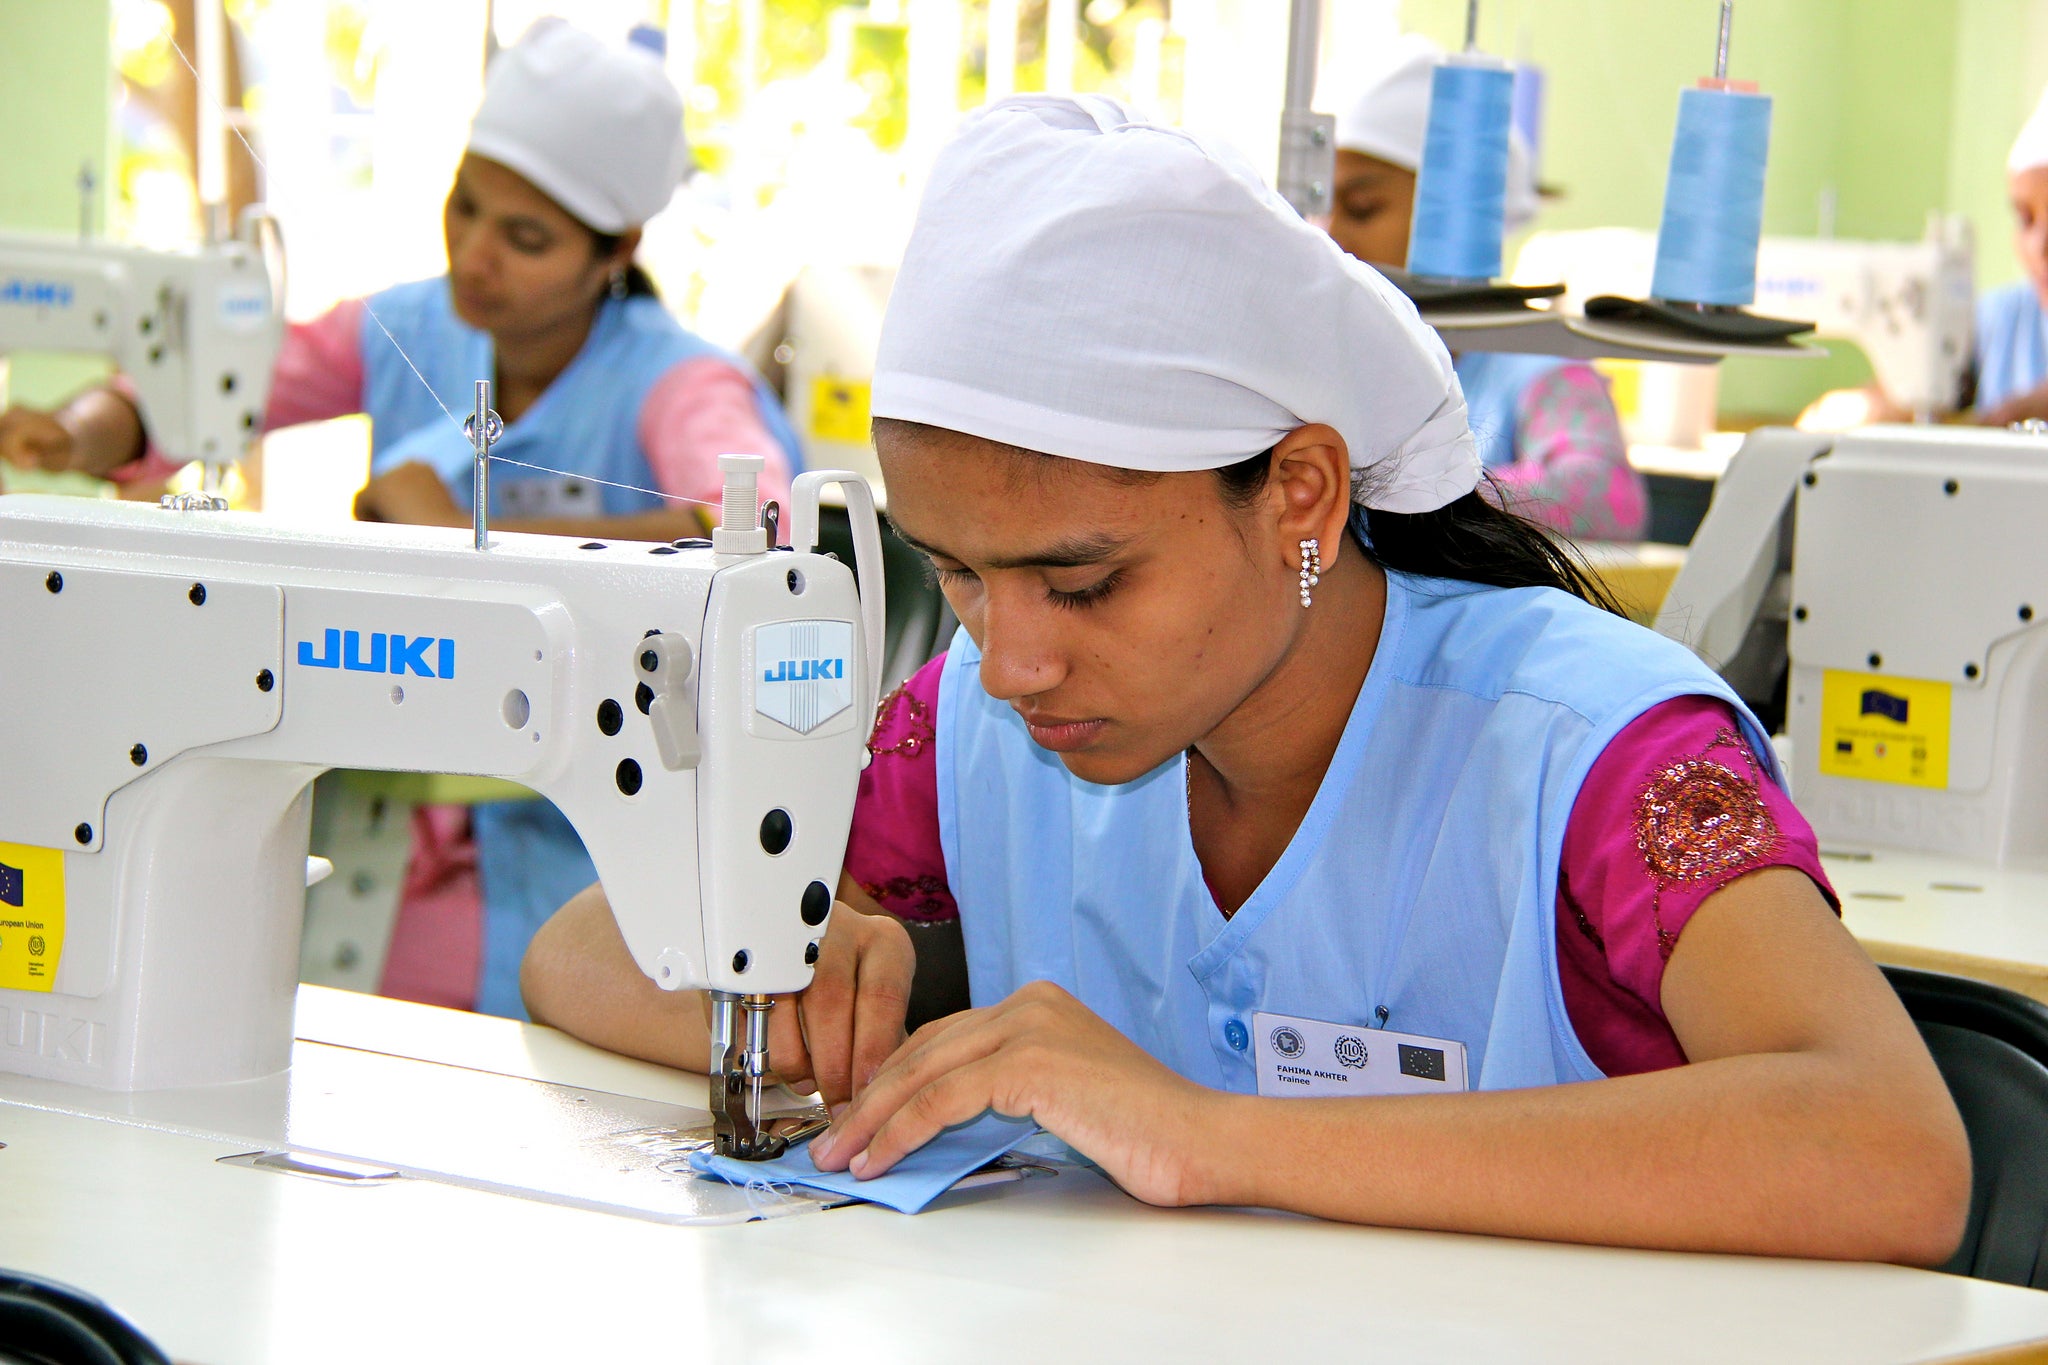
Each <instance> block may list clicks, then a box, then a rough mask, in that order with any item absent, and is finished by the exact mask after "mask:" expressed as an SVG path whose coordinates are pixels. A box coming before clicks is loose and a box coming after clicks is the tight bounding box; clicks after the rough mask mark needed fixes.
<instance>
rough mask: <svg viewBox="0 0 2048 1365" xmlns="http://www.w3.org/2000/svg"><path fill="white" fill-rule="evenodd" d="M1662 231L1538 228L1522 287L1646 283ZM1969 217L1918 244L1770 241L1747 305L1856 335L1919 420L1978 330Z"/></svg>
mask: <svg viewBox="0 0 2048 1365" xmlns="http://www.w3.org/2000/svg"><path fill="white" fill-rule="evenodd" d="M1656 255H1657V234H1656V233H1654V232H1641V231H1637V230H1635V229H1632V228H1590V229H1586V230H1584V231H1578V232H1539V233H1537V234H1536V235H1535V236H1533V237H1531V238H1530V239H1529V241H1528V243H1527V244H1526V245H1524V246H1523V248H1522V253H1521V256H1520V257H1519V258H1518V259H1517V261H1516V263H1515V274H1514V278H1515V280H1516V281H1517V282H1519V283H1524V284H1539V283H1546V282H1554V281H1560V280H1561V281H1563V282H1564V284H1565V286H1566V293H1565V296H1564V297H1565V301H1566V303H1567V305H1568V306H1570V307H1573V308H1578V309H1583V308H1584V306H1585V301H1586V300H1587V299H1588V298H1591V297H1595V296H1597V295H1601V294H1618V295H1621V296H1623V297H1627V298H1640V297H1642V295H1643V294H1644V293H1645V292H1646V291H1647V290H1648V288H1649V283H1650V274H1651V269H1652V266H1653V265H1654V263H1655V260H1656ZM1974 271H1975V252H1974V245H1973V239H1972V236H1971V231H1970V224H1969V220H1968V219H1966V218H1964V217H1962V216H1961V215H1959V214H1956V215H1950V216H1948V217H1941V216H1938V215H1937V216H1933V217H1930V218H1929V220H1928V224H1927V235H1926V236H1924V237H1922V238H1921V239H1920V240H1919V241H1917V242H1857V241H1848V240H1843V239H1837V238H1818V237H1766V238H1764V239H1763V242H1762V244H1761V245H1760V246H1759V247H1758V249H1757V262H1756V302H1755V304H1754V305H1753V309H1754V311H1756V312H1758V313H1763V314H1767V315H1770V316H1773V317H1786V318H1810V319H1812V320H1813V321H1814V323H1815V329H1814V330H1815V335H1816V336H1818V337H1820V338H1823V339H1825V338H1828V337H1839V338H1842V339H1845V340H1848V341H1853V342H1855V343H1856V345H1857V346H1858V347H1860V348H1861V349H1862V351H1863V353H1864V355H1866V356H1867V357H1869V359H1870V365H1871V369H1872V370H1873V371H1875V372H1876V375H1877V380H1878V382H1879V383H1880V384H1881V385H1883V386H1884V390H1885V392H1886V393H1887V394H1888V395H1890V397H1891V398H1892V400H1893V401H1894V402H1896V403H1898V404H1899V405H1900V406H1901V407H1904V408H1906V409H1907V410H1908V411H1910V412H1912V413H1914V414H1915V415H1916V416H1920V417H1922V418H1931V417H1934V416H1938V415H1939V414H1941V413H1945V412H1952V411H1954V410H1955V407H1956V403H1957V400H1958V399H1959V398H1960V396H1961V394H1962V386H1963V375H1964V373H1965V372H1966V371H1967V369H1968V368H1969V364H1970V357H1971V353H1972V347H1973V343H1974V335H1975V330H1976V315H1975V306H1976V305H1975V299H1976V278H1975V274H1974Z"/></svg>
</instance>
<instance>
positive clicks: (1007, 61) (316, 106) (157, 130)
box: [105, 0, 1183, 341]
mask: <svg viewBox="0 0 2048 1365" xmlns="http://www.w3.org/2000/svg"><path fill="white" fill-rule="evenodd" d="M205 3H223V0H115V3H114V7H113V10H114V38H115V41H114V48H115V54H116V60H117V62H118V64H119V67H120V74H121V83H120V109H119V111H118V119H117V126H118V133H117V148H118V156H119V164H118V165H117V166H116V168H115V174H114V176H113V177H112V183H111V184H110V185H109V186H107V187H105V188H106V192H110V193H112V194H113V195H114V200H113V203H112V205H111V207H112V208H113V210H114V213H113V223H114V231H115V234H116V235H117V236H118V237H121V238H123V239H125V240H131V241H138V242H144V243H148V244H152V245H175V244H179V243H184V242H191V241H194V240H196V239H197V238H198V236H199V235H200V232H201V230H202V215H201V211H200V206H199V204H198V197H197V193H196V191H195V188H194V184H195V176H194V170H195V165H194V163H195V151H194V143H195V141H196V135H195V132H194V123H195V119H194V113H193V111H194V107H195V105H194V101H195V98H196V83H195V81H194V79H193V73H192V70H191V67H190V65H189V64H188V62H189V61H190V60H192V59H194V58H195V43H194V39H193V6H194V4H205ZM224 7H225V11H226V15H227V19H228V21H229V22H228V34H229V47H230V52H229V63H228V64H229V68H230V70H229V73H228V74H229V80H228V82H227V88H228V90H229V101H228V102H229V108H228V109H227V112H226V119H227V122H228V125H229V128H230V133H229V138H228V141H229V147H230V154H229V157H228V161H227V166H228V173H229V175H228V185H229V198H230V200H231V204H230V208H231V209H232V208H238V207H239V206H240V203H241V202H246V201H247V200H248V199H251V198H261V199H263V200H265V201H266V202H268V203H269V204H270V205H271V207H272V209H273V210H274V211H275V212H276V213H277V214H278V216H279V218H280V219H281V220H282V222H283V224H284V231H285V235H286V242H287V250H288V253H289V257H290V265H291V273H290V298H289V299H288V301H287V302H288V307H289V311H290V312H291V314H292V315H293V316H294V317H300V318H304V317H308V316H312V315H314V314H317V313H318V312H320V311H322V310H324V309H325V308H327V307H329V306H331V305H332V304H333V303H334V302H336V301H337V300H339V299H341V298H345V297H349V296H351V295H356V294H362V293H367V292H370V291H372V290H375V289H378V288H381V287H383V286H385V285H388V284H392V283H396V282H398V281H399V280H402V279H408V278H417V277H419V276H422V275H426V274H431V273H433V272H434V271H436V270H439V269H441V268H443V267H444V265H445V260H444V258H443V255H442V251H441V245H440V231H441V226H440V200H441V197H442V196H443V195H445V192H446V188H447V184H448V181H449V178H450V177H451V176H452V174H453V171H454V165H455V160H456V159H457V158H458V157H459V156H460V153H461V148H462V142H463V138H464V135H465V133H466V130H467V125H468V121H469V116H470V114H471V112H472V111H473V109H474V107H475V101H476V97H477V94H478V92H479V90H480V88H481V73H482V66H483V53H484V49H485V42H486V37H485V31H486V27H487V26H488V27H489V28H490V29H491V30H492V33H493V36H494V37H495V38H496V40H497V41H498V42H500V43H509V42H513V41H516V40H517V38H518V36H519V34H520V33H522V32H523V31H524V30H525V28H526V26H527V25H528V24H529V23H531V22H532V20H533V19H535V18H537V17H539V16H540V15H541V14H559V15H561V16H563V17H564V18H567V19H569V20H570V21H571V22H575V23H578V24H581V25H582V26H584V27H586V28H588V29H590V30H591V31H592V32H594V33H597V34H598V35H599V36H601V37H605V38H608V39H611V40H614V41H618V40H622V39H624V37H625V35H626V31H627V30H628V29H630V28H634V27H643V28H652V29H654V30H657V31H659V33H660V35H661V38H662V40H665V41H666V43H667V45H668V62H669V66H670V70H671V74H672V75H674V76H675V77H676V78H677V84H678V85H679V86H680V87H681V88H682V90H683V93H684V101H685V109H686V113H685V121H686V125H687V129H688V132H689V136H690V140H691V145H692V148H693V150H694V152H695V154H696V161H697V172H696V173H695V174H694V176H693V177H692V179H691V181H690V183H689V184H688V185H686V186H685V187H684V189H683V190H682V191H681V192H680V193H679V194H678V195H677V198H676V202H675V204H674V206H672V207H671V209H670V210H669V211H668V212H666V213H664V214H662V215H661V216H660V217H659V218H657V219H656V220H655V222H654V223H652V224H650V225H649V228H648V232H647V243H646V246H645V248H644V250H643V256H644V258H645V260H646V263H647V264H648V266H649V268H650V270H651V271H652V272H653V273H654V275H655V277H656V278H657V280H659V281H660V283H661V285H662V288H663V293H664V295H665V297H666V298H667V299H668V302H669V304H670V306H671V307H673V308H674V309H675V310H676V311H677V312H678V313H679V314H680V315H681V316H683V317H684V318H685V319H686V320H689V321H693V322H697V323H699V325H700V326H701V327H702V329H703V330H705V331H706V332H707V333H709V334H711V335H713V336H714V337H716V338H717V339H721V340H728V341H729V340H734V339H736V338H735V337H733V336H731V335H729V333H730V332H732V331H733V330H735V329H738V328H740V327H742V326H743V325H744V316H745V315H747V314H749V313H753V312H755V311H757V309H758V307H759V306H760V302H761V300H762V299H764V298H766V297H767V296H769V295H771V294H779V292H780V289H781V287H782V285H783V284H784V283H786V282H787V280H788V279H789V278H790V277H792V276H793V275H794V274H795V273H796V271H797V270H798V269H800V268H801V267H802V266H803V265H804V264H806V263H808V262H810V261H814V260H821V259H822V260H833V261H845V260H855V261H873V260H893V258H894V256H895V254H896V252H897V251H898V250H900V246H901V241H902V236H903V234H904V232H905V231H906V230H907V226H908V221H909V215H910V212H911V209H912V208H913V207H914V205H913V203H912V196H913V195H914V194H915V192H916V189H917V186H918V181H919V179H920V177H921V174H922V171H923V165H922V162H923V161H924V159H925V158H926V157H928V156H929V154H930V152H931V150H932V149H933V148H934V147H935V146H936V145H937V143H938V142H939V141H941V140H943V137H944V134H945V132H946V131H947V129H949V128H950V126H951V124H952V122H953V121H954V119H955V118H957V115H958V113H959V111H961V110H965V109H968V108H972V107H974V106H975V105H977V104H980V103H981V102H982V101H983V99H984V98H985V97H986V94H987V91H988V90H989V88H990V86H991V81H992V79H993V81H994V82H995V84H996V87H997V88H999V89H1001V88H1008V89H1015V90H1024V91H1029V90H1038V89H1044V88H1045V85H1046V80H1047V72H1048V64H1049V59H1050V60H1051V61H1052V62H1053V63H1055V64H1062V65H1063V64H1070V65H1071V73H1072V74H1071V88H1072V89H1074V90H1077V91H1101V92H1104V93H1108V94H1114V95H1118V96H1121V97H1124V98H1129V99H1133V100H1135V101H1137V102H1138V103H1140V104H1141V105H1143V106H1145V107H1148V108H1151V109H1153V110H1154V111H1156V112H1158V113H1160V114H1162V115H1163V116H1165V117H1167V118H1169V119H1172V118H1176V117H1177V116H1178V114H1179V103H1180V79H1181V54H1182V48H1183V45H1182V43H1181V41H1180V39H1179V37H1178V36H1177V35H1176V34H1175V33H1174V31H1173V25H1172V22H1171V19H1172V16H1171V13H1170V8H1169V0H1086V3H1082V2H1081V0H896V2H894V3H892V0H871V2H870V3H852V2H851V0H553V2H552V3H549V2H548V0H495V3H489V0H432V3H429V4H421V3H419V2H418V0H224ZM992 12H993V15H994V17H995V20H996V23H997V26H998V28H1001V27H1002V26H1004V25H1007V24H1009V23H1012V22H1014V25H1015V29H1014V34H1015V36H1014V39H1013V40H1012V41H1009V42H1004V41H1003V34H1002V33H1001V32H996V33H992V32H991V23H990V21H991V15H992ZM1049 17H1050V18H1051V19H1053V20H1054V21H1055V22H1059V21H1060V20H1061V19H1063V18H1070V19H1071V20H1072V22H1073V24H1074V32H1073V41H1072V42H1071V43H1069V44H1064V45H1062V44H1057V43H1053V44H1049V43H1048V41H1047V21H1048V18H1049ZM992 38H993V39H994V41H991V39H992ZM920 41H924V42H927V43H938V44H941V45H951V46H953V47H954V49H955V51H954V56H955V58H956V60H955V61H954V62H953V63H952V71H953V74H954V81H953V82H952V84H953V87H954V88H953V89H952V90H951V91H950V92H947V91H944V90H936V91H934V90H926V91H922V92H914V91H913V90H912V81H913V72H914V71H923V72H925V73H928V74H927V75H926V76H925V77H924V78H923V79H925V80H926V81H927V83H929V82H930V76H929V73H931V72H933V71H935V70H941V69H943V68H942V67H939V66H936V65H934V64H932V63H930V62H926V63H924V64H923V65H919V63H918V61H917V59H916V57H915V54H914V49H915V48H916V47H917V44H918V43H919V42H920ZM992 62H993V63H994V64H995V65H997V66H999V67H1001V68H1002V69H1001V70H997V71H995V72H993V75H992V72H991V63H992ZM948 93H950V95H951V96H952V97H951V98H950V99H948V98H946V95H947V94H948ZM920 120H922V123H920ZM237 134H240V136H242V137H246V138H247V140H248V143H249V144H250V146H251V147H253V151H254V155H253V157H252V156H251V155H250V153H249V152H248V151H246V150H245V149H244V148H243V147H242V146H241V145H240V142H239V141H238V138H237V136H236V135H237ZM258 161H260V163H261V165H260V169H259V167H258V166H257V164H256V163H257V162H258ZM722 332H723V333H728V335H723V336H721V335H720V333H722Z"/></svg>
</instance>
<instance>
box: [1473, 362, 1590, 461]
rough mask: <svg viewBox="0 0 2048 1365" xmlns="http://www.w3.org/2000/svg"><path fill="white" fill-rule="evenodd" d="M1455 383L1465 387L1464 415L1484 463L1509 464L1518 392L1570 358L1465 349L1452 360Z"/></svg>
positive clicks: (1515, 450)
mask: <svg viewBox="0 0 2048 1365" xmlns="http://www.w3.org/2000/svg"><path fill="white" fill-rule="evenodd" d="M1452 363H1453V365H1454V366H1455V368H1456V369H1457V371H1458V386H1459V387H1460V388H1462V389H1464V391H1465V421H1466V423H1467V424H1468V425H1469V426H1470V427H1471V428H1472V439H1473V441H1474V442H1476V443H1477V444H1478V446H1479V458H1480V460H1481V462H1482V463H1484V464H1485V465H1486V467H1487V468H1488V469H1494V468H1498V467H1499V466H1501V465H1509V464H1513V463H1514V462H1515V461H1516V459H1518V458H1519V457H1520V453H1521V452H1520V447H1519V445H1518V444H1517V441H1518V437H1517V433H1519V432H1520V431H1521V429H1522V395H1523V394H1525V393H1527V392H1528V391H1529V386H1530V385H1531V384H1534V383H1535V382H1536V381H1537V380H1539V379H1541V378H1543V376H1544V375H1547V374H1549V373H1551V372H1552V371H1554V370H1561V369H1563V368H1564V367H1565V366H1567V365H1570V364H1572V363H1573V362H1572V361H1569V360H1564V359H1560V358H1559V357H1557V356H1554V355H1514V354H1510V353H1509V352H1506V351H1465V352H1462V353H1460V354H1459V355H1458V356H1457V358H1456V359H1455V360H1454V361H1453V362H1452Z"/></svg>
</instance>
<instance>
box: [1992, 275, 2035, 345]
mask: <svg viewBox="0 0 2048 1365" xmlns="http://www.w3.org/2000/svg"><path fill="white" fill-rule="evenodd" d="M2040 317H2041V297H2040V294H2039V293H2038V292H2037V291H2036V290H2035V289H2034V286H2033V283H2032V282H2031V281H2028V280H2016V281H2014V282H2013V283H2011V284H2005V285H2000V286H1999V287H1998V288H1996V289H1987V290H1985V291H1984V293H1983V294H1982V295H1981V296H1979V298H1978V299H1977V329H1978V331H1980V332H1993V333H1996V332H2006V331H2010V330H2012V329H2013V328H2014V327H2017V326H2019V325H2021V324H2022V323H2024V322H2026V321H2028V320H2030V319H2032V320H2036V321H2038V319H2039V318H2040Z"/></svg>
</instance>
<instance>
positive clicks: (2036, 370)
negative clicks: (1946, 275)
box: [1977, 91, 2048, 426]
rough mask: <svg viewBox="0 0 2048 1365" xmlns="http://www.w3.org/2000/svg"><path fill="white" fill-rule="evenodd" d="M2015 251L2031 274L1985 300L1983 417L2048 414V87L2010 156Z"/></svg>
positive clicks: (1981, 306) (1980, 376)
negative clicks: (2044, 302) (2046, 301)
mask: <svg viewBox="0 0 2048 1365" xmlns="http://www.w3.org/2000/svg"><path fill="white" fill-rule="evenodd" d="M2005 188H2006V195H2007V197H2008V199H2009V200H2010V201H2011V203H2012V213H2013V238H2012V246H2013V254H2014V255H2015V256H2017V257H2018V258H2019V263H2020V269H2021V270H2022V271H2023V272H2024V275H2023V277H2022V278H2021V279H2020V280H2018V281H2017V282H2015V283H2013V284H2008V285H2005V286H2004V287H2002V288H1999V289H1993V290H1991V291H1990V292H1989V293H1987V294H1985V295H1984V297H1983V298H1982V299H1980V300H1979V301H1978V303H1977V419H1978V420H1979V421H1980V422H1984V423H1987V424H1989V425H1994V426H2004V425H2006V424H2008V423H2011V422H2019V421H2025V420H2028V419H2035V420H2040V419H2044V418H2048V311H2044V309H2043V306H2042V300H2043V298H2048V91H2043V92H2042V94H2041V100H2040V103H2039V104H2037V105H2036V106H2035V108H2034V113H2033V116H2032V117H2031V118H2029V119H2028V120H2027V122H2026V125H2025V126H2024V127H2022V128H2021V129H2020V134H2019V136H2018V137H2017V138H2015V139H2014V140H2013V144H2012V152H2011V153H2010V154H2009V155H2008V156H2007V157H2006V161H2005Z"/></svg>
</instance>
